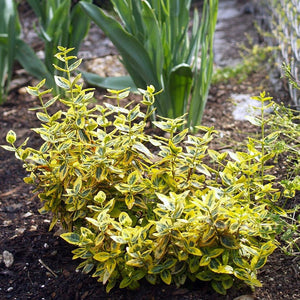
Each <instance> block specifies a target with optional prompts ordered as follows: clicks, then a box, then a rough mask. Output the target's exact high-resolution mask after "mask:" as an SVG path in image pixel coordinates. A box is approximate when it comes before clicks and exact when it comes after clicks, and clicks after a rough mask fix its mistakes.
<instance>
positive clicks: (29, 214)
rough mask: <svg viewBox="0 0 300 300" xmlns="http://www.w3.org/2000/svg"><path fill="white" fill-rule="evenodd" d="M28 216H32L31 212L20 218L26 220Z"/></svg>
mask: <svg viewBox="0 0 300 300" xmlns="http://www.w3.org/2000/svg"><path fill="white" fill-rule="evenodd" d="M30 216H32V212H30V211H29V212H27V213H26V214H24V215H23V216H22V217H23V218H28V217H30Z"/></svg>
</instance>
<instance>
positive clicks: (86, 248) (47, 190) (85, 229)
mask: <svg viewBox="0 0 300 300" xmlns="http://www.w3.org/2000/svg"><path fill="white" fill-rule="evenodd" d="M59 50H60V52H59V53H58V54H57V55H56V56H57V58H58V59H60V60H62V61H63V62H65V65H66V66H65V69H64V70H65V73H66V77H55V81H56V83H57V85H58V86H59V87H60V88H62V89H64V90H65V95H67V96H66V97H65V98H63V99H62V98H59V97H55V98H53V99H51V100H49V101H47V102H46V103H44V101H43V95H44V94H45V93H47V92H49V91H43V92H42V91H41V88H42V86H43V84H44V83H45V82H44V81H42V82H41V83H40V84H38V85H37V86H36V87H28V92H29V93H30V94H32V95H36V96H37V97H38V98H39V99H40V101H41V106H40V107H37V108H35V109H38V110H41V111H40V112H37V114H36V115H37V117H38V119H39V120H40V121H41V122H42V126H41V127H40V128H35V129H34V131H35V132H36V133H38V134H39V135H40V136H41V138H42V139H43V141H44V143H43V144H42V146H41V147H40V148H39V149H32V148H30V147H27V148H26V142H27V140H26V141H25V142H24V143H22V145H20V146H18V147H17V146H15V141H16V135H15V133H14V132H13V131H10V132H9V133H8V134H7V142H8V143H9V144H11V146H4V148H6V149H7V150H10V151H14V152H15V154H16V156H17V158H19V159H21V160H23V161H24V162H25V167H26V169H27V171H28V172H29V173H30V175H29V177H26V178H25V182H26V183H29V184H35V185H36V191H38V192H39V198H40V200H41V202H42V203H43V207H42V208H41V210H40V212H41V213H44V212H49V211H51V212H52V213H53V220H52V223H51V226H50V229H51V228H53V226H54V225H55V224H56V223H57V222H58V221H60V223H61V224H62V225H63V226H64V227H65V228H66V229H67V231H68V232H66V233H64V234H62V238H63V239H65V240H66V241H67V242H69V243H71V244H74V245H76V246H78V248H77V249H75V250H74V251H73V254H74V259H75V258H81V259H83V262H82V263H80V265H79V268H83V271H84V272H85V273H88V272H91V271H92V270H93V275H92V276H94V277H98V280H99V281H101V282H103V284H107V291H109V290H110V289H111V288H113V287H114V286H115V285H116V284H117V283H118V284H119V287H121V288H124V287H129V288H136V287H137V286H138V282H139V280H140V279H142V278H146V279H147V280H148V281H149V282H150V283H152V284H155V283H158V282H159V281H160V280H162V281H163V282H164V283H166V284H171V283H175V284H176V285H177V286H179V285H182V284H184V282H185V281H186V279H187V278H189V279H191V280H196V279H199V280H203V281H211V283H212V286H213V288H214V289H215V290H216V291H217V292H219V293H221V294H225V293H226V290H227V289H229V288H230V287H231V286H232V285H233V282H234V280H237V279H239V280H243V281H244V282H246V283H247V284H249V285H251V286H260V282H259V281H258V280H257V278H256V272H257V270H258V269H260V268H261V267H263V266H264V264H265V263H266V261H267V257H268V256H269V255H270V254H271V253H272V252H273V251H274V249H275V248H276V242H275V239H274V237H275V235H276V232H277V229H278V228H277V227H278V226H277V223H276V221H277V220H278V214H285V212H284V211H283V210H281V209H280V208H278V207H275V205H274V202H275V201H276V200H277V199H278V192H277V190H275V189H274V188H273V187H272V180H273V179H274V178H273V177H272V176H270V175H268V174H266V173H263V172H261V167H262V166H263V165H264V163H265V161H267V160H268V159H269V158H270V156H266V155H262V152H261V150H258V149H256V148H255V147H254V144H253V142H251V141H249V144H248V150H247V151H245V152H236V153H233V152H232V153H230V157H229V158H228V159H227V156H228V153H226V152H224V153H219V152H217V151H215V150H211V149H209V148H208V144H209V142H210V141H211V140H212V139H213V137H214V135H215V134H216V133H217V132H216V131H215V130H214V129H213V128H207V127H198V129H199V130H200V131H201V132H202V134H201V135H197V136H195V135H190V134H189V133H188V129H185V130H183V131H179V130H178V128H179V127H181V126H182V124H183V122H184V117H180V118H176V119H168V118H159V120H157V121H156V122H154V125H155V126H156V127H157V131H159V135H149V134H147V133H146V132H145V128H146V126H147V122H148V119H149V117H150V115H151V114H152V109H151V107H152V105H153V103H154V98H155V91H154V88H153V87H152V86H149V87H147V89H146V90H140V92H141V93H142V95H143V100H142V101H141V104H142V105H143V106H145V110H143V111H142V110H141V107H140V105H139V104H138V105H133V103H129V104H127V105H125V106H122V105H121V104H120V103H121V102H122V99H124V98H127V97H128V95H129V92H128V90H121V91H114V90H110V91H109V92H110V93H111V96H109V98H114V99H116V105H113V104H109V103H105V104H104V105H103V106H102V105H92V101H91V99H92V98H93V92H92V90H91V89H83V87H82V85H81V84H78V82H79V79H80V77H81V75H80V74H79V75H77V76H76V77H75V78H73V79H72V78H71V76H70V72H71V71H73V70H75V69H76V68H77V67H78V66H79V64H80V60H78V61H76V62H74V63H73V64H71V65H69V64H68V61H69V60H70V58H74V57H73V56H68V53H69V51H71V49H66V48H63V47H59ZM58 99H59V101H60V102H61V103H63V104H65V105H66V107H67V110H66V111H61V110H59V111H58V112H56V113H54V114H52V115H50V114H49V113H48V111H47V108H48V107H49V106H50V105H52V104H53V103H54V102H55V101H57V100H58ZM265 141H266V137H265ZM209 160H210V161H211V163H210V164H208V163H207V164H206V163H205V161H209ZM265 170H267V168H265Z"/></svg>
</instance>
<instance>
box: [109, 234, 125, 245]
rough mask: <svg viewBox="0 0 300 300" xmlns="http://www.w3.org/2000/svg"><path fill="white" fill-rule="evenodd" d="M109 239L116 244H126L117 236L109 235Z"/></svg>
mask: <svg viewBox="0 0 300 300" xmlns="http://www.w3.org/2000/svg"><path fill="white" fill-rule="evenodd" d="M110 238H111V239H112V240H114V241H115V242H116V243H118V244H127V243H128V242H127V241H126V240H125V239H124V238H123V237H121V236H118V235H113V236H112V235H111V236H110Z"/></svg>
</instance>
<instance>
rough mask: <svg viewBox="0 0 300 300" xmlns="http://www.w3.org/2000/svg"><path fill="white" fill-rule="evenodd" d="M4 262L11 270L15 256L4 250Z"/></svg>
mask: <svg viewBox="0 0 300 300" xmlns="http://www.w3.org/2000/svg"><path fill="white" fill-rule="evenodd" d="M2 258H3V262H4V264H5V266H6V268H9V267H11V266H12V265H13V263H14V256H13V255H12V254H11V253H10V252H9V251H7V250H4V251H3V253H2Z"/></svg>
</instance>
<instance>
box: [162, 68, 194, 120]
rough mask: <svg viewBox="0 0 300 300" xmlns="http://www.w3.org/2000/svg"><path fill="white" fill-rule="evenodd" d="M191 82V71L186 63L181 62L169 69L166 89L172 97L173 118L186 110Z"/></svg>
mask: <svg viewBox="0 0 300 300" xmlns="http://www.w3.org/2000/svg"><path fill="white" fill-rule="evenodd" d="M192 82H193V72H192V68H191V67H190V66H189V65H188V64H186V63H182V64H180V65H177V66H175V67H173V68H172V70H171V71H170V74H169V82H168V86H167V90H168V91H169V93H170V99H172V107H173V111H174V112H173V116H172V117H173V118H177V117H180V116H182V115H183V114H184V113H185V112H186V108H187V106H188V99H189V95H190V91H191V87H192Z"/></svg>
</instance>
